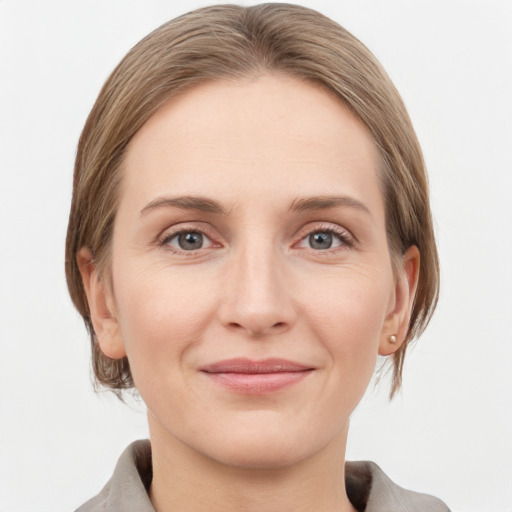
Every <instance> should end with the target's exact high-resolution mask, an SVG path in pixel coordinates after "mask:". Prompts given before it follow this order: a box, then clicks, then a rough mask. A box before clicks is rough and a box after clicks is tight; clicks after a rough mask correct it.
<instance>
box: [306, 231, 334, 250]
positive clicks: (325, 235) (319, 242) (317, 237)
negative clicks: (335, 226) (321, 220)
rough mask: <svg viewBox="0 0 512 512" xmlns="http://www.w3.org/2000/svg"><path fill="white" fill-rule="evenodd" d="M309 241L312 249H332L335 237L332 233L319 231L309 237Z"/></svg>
mask: <svg viewBox="0 0 512 512" xmlns="http://www.w3.org/2000/svg"><path fill="white" fill-rule="evenodd" d="M308 241H309V246H310V247H311V248H312V249H320V250H321V249H330V248H331V247H332V242H333V236H332V233H329V232H326V231H317V232H316V233H311V235H309V237H308Z"/></svg>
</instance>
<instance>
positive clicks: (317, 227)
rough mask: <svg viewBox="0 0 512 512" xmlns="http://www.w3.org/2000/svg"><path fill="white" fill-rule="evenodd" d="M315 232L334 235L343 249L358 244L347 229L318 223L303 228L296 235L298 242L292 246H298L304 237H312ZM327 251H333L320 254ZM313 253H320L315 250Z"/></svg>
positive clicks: (331, 224) (332, 224)
mask: <svg viewBox="0 0 512 512" xmlns="http://www.w3.org/2000/svg"><path fill="white" fill-rule="evenodd" d="M317 232H327V233H332V234H334V235H337V236H338V237H339V238H340V239H341V240H342V242H343V245H344V246H345V247H353V246H354V245H356V244H357V242H358V240H357V238H356V237H355V236H354V235H353V234H352V233H351V232H350V231H349V230H348V229H346V228H343V227H342V226H340V225H339V224H334V223H330V222H319V223H309V224H308V225H307V226H305V227H303V228H302V229H301V230H300V231H299V232H298V233H297V238H298V241H297V242H296V243H295V244H294V245H297V244H299V243H300V242H302V241H303V240H304V239H305V238H306V237H308V236H310V235H312V234H313V233H317ZM334 249H338V248H334ZM329 250H333V249H325V251H322V252H327V251H329ZM315 252H320V251H318V250H315Z"/></svg>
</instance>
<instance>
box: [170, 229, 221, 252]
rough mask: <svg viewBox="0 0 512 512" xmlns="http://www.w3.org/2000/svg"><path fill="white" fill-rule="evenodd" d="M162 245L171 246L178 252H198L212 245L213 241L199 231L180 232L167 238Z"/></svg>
mask: <svg viewBox="0 0 512 512" xmlns="http://www.w3.org/2000/svg"><path fill="white" fill-rule="evenodd" d="M162 244H164V245H170V246H171V247H172V248H174V249H177V250H178V251H197V250H199V249H204V248H205V247H209V246H211V245H212V241H211V240H210V239H209V238H208V237H207V236H206V235H205V234H203V233H200V232H199V231H180V232H179V233H175V234H173V235H170V236H168V237H166V238H165V239H164V240H163V241H162Z"/></svg>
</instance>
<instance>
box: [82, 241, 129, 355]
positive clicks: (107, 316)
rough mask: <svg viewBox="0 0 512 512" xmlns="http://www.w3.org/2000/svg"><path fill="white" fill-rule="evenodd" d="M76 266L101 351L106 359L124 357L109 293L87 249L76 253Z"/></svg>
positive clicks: (122, 344) (112, 302)
mask: <svg viewBox="0 0 512 512" xmlns="http://www.w3.org/2000/svg"><path fill="white" fill-rule="evenodd" d="M77 263H78V268H79V269H80V274H81V276H82V282H83V285H84V289H85V293H86V295H87V302H88V304H89V313H90V316H91V322H92V325H93V329H94V333H95V335H96V339H97V341H98V344H99V346H100V349H101V351H102V352H103V353H104V354H105V355H106V356H107V357H109V358H111V359H120V358H122V357H124V356H125V355H126V350H125V347H124V343H123V339H122V336H121V331H120V326H119V323H118V320H117V316H116V311H115V307H114V300H113V296H112V291H111V290H110V287H109V286H108V283H106V282H105V279H103V278H101V276H100V275H99V273H98V271H97V268H96V264H95V263H94V261H93V258H92V254H91V251H90V250H89V249H88V248H86V247H83V248H82V249H80V251H78V254H77Z"/></svg>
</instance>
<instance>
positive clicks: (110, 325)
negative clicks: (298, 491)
mask: <svg viewBox="0 0 512 512" xmlns="http://www.w3.org/2000/svg"><path fill="white" fill-rule="evenodd" d="M378 175H379V156H378V153H377V151H376V149H375V147H374V144H373V142H372V139H371V136H370V134H369V133H368V131H367V129H366V128H365V127H364V126H363V124H362V123H361V122H360V121H359V120H358V119H357V118H356V117H355V116H354V115H353V114H351V112H350V111H349V110H348V109H347V108H346V107H345V106H344V104H343V103H342V102H341V101H340V100H339V99H337V98H335V97H334V96H332V95H331V94H330V93H328V92H326V90H324V89H323V88H321V87H319V86H316V85H313V84H311V83H308V82H304V81H299V80H297V79H294V78H290V77H283V76H275V75H273V76H272V75H265V76H261V77H258V78H255V79H251V80H244V81H239V82H236V83H233V82H217V83H210V84H206V85H201V86H198V87H197V88H194V89H192V90H190V91H188V92H186V93H185V94H183V95H181V96H179V97H177V98H174V99H172V100H170V101H169V102H168V103H167V104H166V105H165V106H164V107H162V108H161V109H160V110H159V111H158V112H157V113H156V114H155V115H154V116H153V117H152V118H151V119H150V120H149V121H148V122H147V123H146V124H145V125H144V126H143V127H142V129H141V130H140V131H139V132H138V133H137V134H136V136H135V137H134V139H133V140H132V142H131V143H130V145H129V148H128V151H127V155H126V160H125V162H124V164H123V182H122V187H121V195H120V205H119V210H118V213H117V217H116V221H115V226H114V236H113V245H112V254H111V276H110V279H111V286H104V285H102V284H101V283H99V284H98V282H96V284H93V286H92V292H90V293H91V294H92V295H93V296H94V294H95V293H96V297H97V300H96V303H97V304H99V306H93V307H92V308H91V309H92V310H93V317H95V319H94V323H95V329H96V332H97V334H98V338H99V342H100V345H101V347H102V349H103V350H104V352H105V353H106V354H107V355H110V356H112V357H119V356H122V355H123V354H124V353H126V354H127V355H128V359H129V361H130V367H131V371H132V374H133V377H134V380H135V384H136V387H137V389H138V390H139V392H140V394H141V396H142V397H143V399H144V401H145V402H146V404H147V407H148V416H149V423H150V430H151V434H152V437H153V438H154V439H159V440H161V441H163V442H165V443H167V444H168V445H169V444H170V445H174V446H180V447H181V448H183V449H185V450H189V451H191V452H193V453H195V454H202V455H205V456H207V457H208V458H210V459H213V460H217V461H220V462H223V463H228V464H233V465H237V466H240V465H242V466H247V467H267V466H275V465H287V464H291V463H293V462H296V461H298V460H302V459H305V458H307V457H310V456H313V455H315V454H318V453H320V452H322V451H323V450H325V449H328V447H330V446H337V447H338V448H339V447H340V446H341V445H344V442H345V439H346V433H347V427H348V421H349V416H350V414H351V412H352V411H353V409H354V408H355V406H356V404H357V403H358V401H359V400H360V398H361V396H362V395H363V393H364V390H365V388H366V386H367V384H368V382H369V379H370V377H371V375H372V372H373V369H374V365H375V361H376V356H377V353H378V352H379V350H380V352H381V353H390V352H391V351H392V350H394V349H395V347H394V346H392V345H390V344H389V342H388V339H389V336H390V335H391V334H396V333H397V332H398V331H399V330H400V329H401V323H400V322H403V321H404V318H403V316H404V315H405V316H406V315H407V312H406V311H405V309H406V306H404V303H406V302H408V299H407V297H406V295H407V294H405V295H404V291H403V290H402V288H404V286H403V283H404V280H403V279H402V280H400V279H398V280H397V279H395V276H394V274H393V271H392V267H391V261H390V255H389V251H388V244H387V240H386V230H385V216H384V202H383V196H382V192H381V188H380V184H379V179H378ZM405 281H407V280H405ZM405 287H406V286H405ZM102 294H103V295H102ZM98 297H99V298H98ZM404 297H405V299H404ZM402 309H404V311H402ZM96 310H98V311H99V312H98V311H97V312H96V313H95V311H96ZM402 313H403V314H402ZM397 346H398V345H397ZM340 443H341V444H340Z"/></svg>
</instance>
